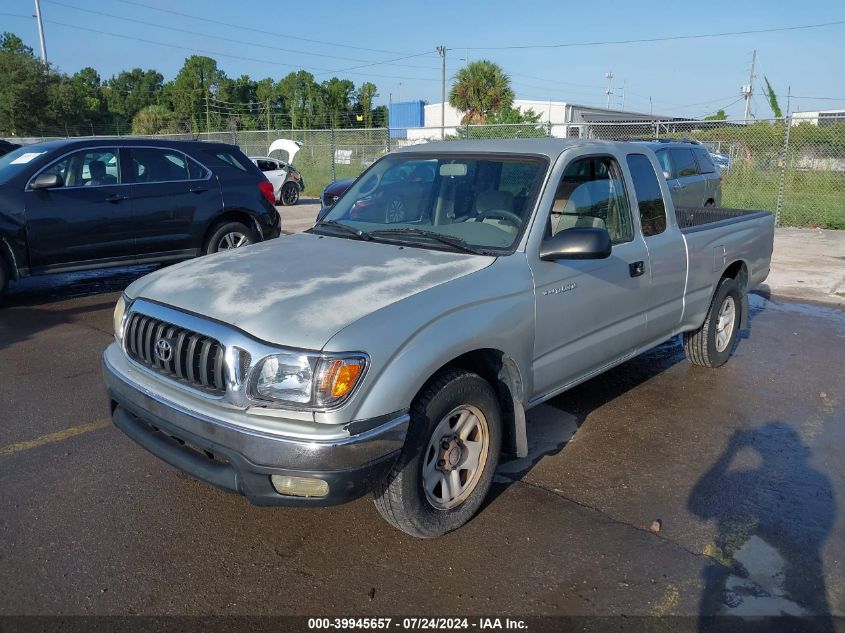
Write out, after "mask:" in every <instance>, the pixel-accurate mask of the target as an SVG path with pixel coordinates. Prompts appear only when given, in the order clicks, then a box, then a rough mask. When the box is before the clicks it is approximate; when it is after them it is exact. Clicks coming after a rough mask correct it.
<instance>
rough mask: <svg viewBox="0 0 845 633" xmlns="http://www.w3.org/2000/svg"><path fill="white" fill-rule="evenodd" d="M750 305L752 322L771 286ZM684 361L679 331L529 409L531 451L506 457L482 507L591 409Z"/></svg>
mask: <svg viewBox="0 0 845 633" xmlns="http://www.w3.org/2000/svg"><path fill="white" fill-rule="evenodd" d="M749 304H750V306H749V320H750V321H752V322H753V320H754V318H755V317H757V316H758V315H760V314H761V313H762V312H764V311H765V310H766V309H767V308H768V307H769V305H770V301H769V292H768V288H767V287H762V288H760V289H755V290H754V291H753V295H752V296H750V298H749ZM750 336H751V330H750V329H743V330H740V332H739V336H738V344H739V345H741V344H742V341H743V340H745V339H748V338H749V337H750ZM680 362H686V358H685V357H684V348H683V344H682V342H681V336H680V335H678V336H675V337H673V338H671V339H670V340H668V341H666V342H665V343H663V344H661V345H659V346H657V347H656V348H654V349H652V350H650V351H648V352H646V353H644V354H641V355H640V356H637V357H635V358H632V359H631V360H628V361H626V362H624V363H622V364H621V365H619V366H618V367H614V368H613V369H611V370H609V371H607V372H605V373H603V374H601V375H599V376H596V377H594V378H591V379H590V380H588V381H586V382H584V383H582V384H580V385H578V386H577V387H574V388H572V389H570V390H569V391H566V392H564V393H563V394H561V395H559V396H557V397H555V398H552V399H551V400H549V401H547V402H545V403H543V404H541V405H539V406H537V407H535V408H533V409H531V410H530V411H529V412H528V419H527V434H528V455H527V456H526V457H522V458H515V457H511V456H503V458H502V460H501V462H500V463H499V466H498V468H497V470H496V476H495V478H494V483H493V487H492V489H491V491H490V494H488V496H487V498H486V500H485V502H484V504H483V505H482V508H485V507H487V505H489V504H490V503H492V502H493V501H494V500H495V499H496V497H497V496H498V495H500V494H501V493H502V492H504V491H505V489H507V487H508V486H509V485H510V484H512V483H514V482H516V481H519V480H520V479H522V477H523V476H524V475H525V474H526V473H527V472H528V471H530V470H531V469H532V468H533V467H534V466H535V465H536V464H537V462H539V461H540V460H541V459H542V458H543V457H546V456H551V455H556V454H558V453H559V452H560V451H562V450H563V448H564V447H565V446H566V444H567V443H568V442H569V440H570V439H571V438H572V436H573V435H575V432H576V431H577V430H578V428H579V427H580V426H581V425H582V424H583V423H584V421H585V420H586V418H587V416H588V415H589V414H590V413H591V412H592V411H594V410H596V409H598V408H600V407H602V406H604V405H605V404H607V403H608V402H611V401H612V400H615V399H616V398H618V397H620V396H622V395H623V394H625V393H627V392H628V391H630V390H631V389H634V388H635V387H637V386H638V385H640V384H642V383H645V382H646V381H648V380H651V379H652V378H654V377H656V376H658V375H660V374H662V373H663V372H665V371H667V370H668V369H670V368H672V367H673V366H675V365H676V364H678V363H680Z"/></svg>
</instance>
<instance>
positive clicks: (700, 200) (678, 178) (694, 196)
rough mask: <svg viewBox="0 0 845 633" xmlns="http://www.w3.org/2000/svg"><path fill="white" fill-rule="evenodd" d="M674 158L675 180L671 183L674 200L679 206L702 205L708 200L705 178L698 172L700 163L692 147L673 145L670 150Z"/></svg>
mask: <svg viewBox="0 0 845 633" xmlns="http://www.w3.org/2000/svg"><path fill="white" fill-rule="evenodd" d="M668 152H669V156H670V157H671V159H672V167H673V173H672V177H673V181H672V184H671V185H670V189H671V190H672V200H674V201H675V206H679V207H701V206H704V202H705V200H707V189H706V185H705V182H704V178H703V177H702V176H701V175H700V174H699V173H698V165H697V164H696V162H695V156H693V154H692V149H690V148H688V147H672V148H669V150H668Z"/></svg>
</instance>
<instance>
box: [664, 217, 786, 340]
mask: <svg viewBox="0 0 845 633" xmlns="http://www.w3.org/2000/svg"><path fill="white" fill-rule="evenodd" d="M675 216H676V217H677V219H678V226H679V227H680V229H681V234H682V235H683V237H684V242H685V243H686V249H687V256H688V257H689V269H688V275H687V288H686V306H685V310H684V321H685V326H686V327H687V328H689V329H695V328H697V327H699V326H700V325H701V323H702V322H703V321H704V316H705V314H706V312H707V310H708V308H709V305H710V299H711V297H712V296H713V292H714V291H715V283H716V282H717V281H718V279H719V275H721V274H722V272H724V270H725V269H726V267H727V266H728V265H730V264H731V263H733V262H736V261H742V262H744V263H745V266H746V269H747V273H748V277H747V280H746V283H747V286H746V288H747V289H748V290H750V289H751V288H753V287H754V286H756V285H757V284H759V283H761V282H762V281H763V280H764V279H765V278H766V276H767V275H768V274H769V265H770V261H771V256H772V242H773V239H774V224H775V223H774V217H773V216H772V214H771V213H769V212H768V211H755V210H748V209H722V208H718V207H704V208H698V207H678V208H676V209H675Z"/></svg>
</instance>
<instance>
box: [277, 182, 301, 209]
mask: <svg viewBox="0 0 845 633" xmlns="http://www.w3.org/2000/svg"><path fill="white" fill-rule="evenodd" d="M279 199H280V202H281V203H282V204H283V205H284V206H286V207H290V206H293V205H295V204H296V203H297V202H299V185H297V184H296V183H295V182H286V183H285V184H284V185H283V186H282V193H281V195H280V196H279Z"/></svg>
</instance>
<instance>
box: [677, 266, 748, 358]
mask: <svg viewBox="0 0 845 633" xmlns="http://www.w3.org/2000/svg"><path fill="white" fill-rule="evenodd" d="M729 300H732V301H733V322H732V323H731V324H730V325H731V328H732V329H731V331H730V335H729V336H728V340H727V344H726V345H724V347H721V346H720V345H718V344H717V337H718V335H719V334H720V333H721V332H722V331H723V329H724V328H723V329H719V314H720V312H722V310H723V309H725V306H726V305H727V302H728V301H729ZM741 314H742V292H741V290H740V287H739V284H737V282H736V281H735V280H733V279H722V280H721V282H720V283H719V285H718V287H717V288H716V292H715V293H714V294H713V300H712V301H711V302H710V308H709V309H708V310H707V317H706V318H705V319H704V324H703V325H702V326H701V327H700V328H698V329H697V330H694V331H692V332H684V353H685V354H686V357H687V360H688V361H689V362H691V363H692V364H693V365H701V366H702V367H711V368H712V367H721V366H722V365H724V364H725V363H726V362H727V360H728V358H730V357H731V354H733V351H734V348H735V347H736V340H737V336H738V334H739V324H740V319H741ZM726 327H727V325H725V328H726ZM720 347H721V349H720Z"/></svg>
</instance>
